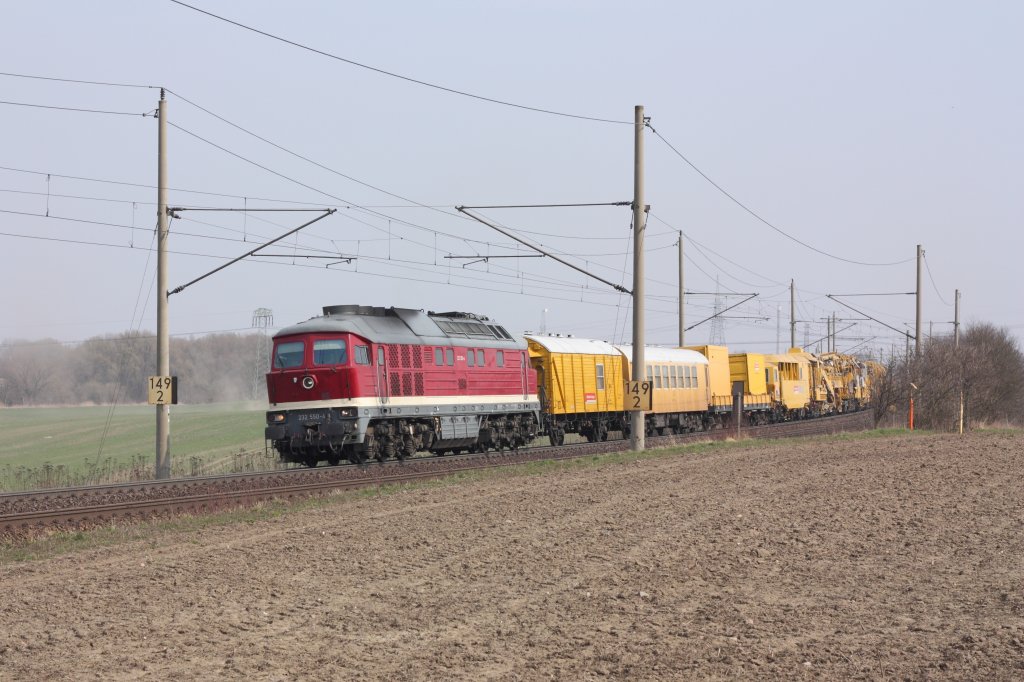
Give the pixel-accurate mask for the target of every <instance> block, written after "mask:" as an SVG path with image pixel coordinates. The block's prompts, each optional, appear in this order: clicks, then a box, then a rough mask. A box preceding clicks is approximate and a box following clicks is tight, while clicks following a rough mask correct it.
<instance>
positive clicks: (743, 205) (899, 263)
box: [172, 0, 914, 267]
mask: <svg viewBox="0 0 1024 682" xmlns="http://www.w3.org/2000/svg"><path fill="white" fill-rule="evenodd" d="M175 1H176V0H172V2H175ZM647 127H648V128H650V129H651V132H652V133H654V134H655V135H656V136H657V137H658V139H660V140H661V141H662V142H664V143H665V144H666V145H667V146H668V148H669V149H671V150H672V151H673V152H675V153H676V156H678V157H679V158H680V159H682V160H683V161H685V162H686V164H687V165H688V166H690V168H692V169H693V170H695V171H697V173H698V174H699V175H700V176H701V177H702V178H704V179H705V180H707V181H708V182H709V183H711V186H712V187H714V188H715V189H717V190H718V191H719V192H721V193H722V194H724V195H725V196H726V197H728V199H729V200H730V201H732V202H733V203H734V204H736V205H737V206H739V207H740V208H742V209H743V210H744V211H746V212H747V213H749V214H750V215H752V216H754V218H756V219H757V220H758V221H760V222H762V223H764V224H765V225H767V226H768V227H770V228H771V229H773V230H775V231H776V232H778V233H779V234H781V235H782V236H783V237H785V238H786V239H790V240H792V241H794V242H796V243H797V244H799V245H800V246H803V247H805V248H808V249H810V250H811V251H814V252H815V253H820V254H821V255H823V256H827V257H829V258H833V259H835V260H838V261H842V262H844V263H852V264H853V265H870V266H879V267H880V266H890V265H903V264H904V263H909V262H910V261H912V260H914V259H913V258H907V259H905V260H900V261H893V262H891V263H869V262H865V261H859V260H852V259H850V258H843V257H842V256H836V255H835V254H831V253H829V252H828V251H822V250H821V249H819V248H816V247H814V246H811V245H810V244H808V243H807V242H804V241H801V240H799V239H797V238H796V237H794V236H793V235H791V234H789V233H788V232H785V231H784V230H781V229H780V228H778V227H776V226H775V225H773V224H772V223H770V222H768V221H767V220H765V219H764V218H762V217H761V216H760V215H758V214H757V213H755V212H754V210H753V209H751V208H749V207H748V206H747V205H746V204H744V203H743V202H742V201H740V200H739V199H737V198H736V197H734V196H733V195H732V194H730V193H729V192H727V191H726V190H725V188H723V187H722V186H721V185H719V184H718V183H717V182H715V181H714V180H712V179H711V178H710V177H708V175H707V174H706V173H705V172H704V171H702V170H701V169H700V168H697V166H695V165H694V164H693V162H692V161H690V160H689V159H688V158H686V157H685V156H684V155H683V153H682V152H680V151H679V150H678V149H676V148H675V146H674V145H673V144H672V143H671V142H669V141H668V140H666V139H665V137H664V136H663V135H662V134H661V133H659V132H658V131H657V130H655V129H654V127H653V126H652V125H651V124H650V123H647Z"/></svg>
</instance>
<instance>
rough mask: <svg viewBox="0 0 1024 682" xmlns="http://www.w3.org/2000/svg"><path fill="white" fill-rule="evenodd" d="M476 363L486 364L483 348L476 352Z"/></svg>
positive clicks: (479, 365) (480, 365) (479, 364)
mask: <svg viewBox="0 0 1024 682" xmlns="http://www.w3.org/2000/svg"><path fill="white" fill-rule="evenodd" d="M476 364H477V366H478V367H483V366H484V365H485V364H486V363H485V362H484V352H483V351H482V350H478V351H477V352H476Z"/></svg>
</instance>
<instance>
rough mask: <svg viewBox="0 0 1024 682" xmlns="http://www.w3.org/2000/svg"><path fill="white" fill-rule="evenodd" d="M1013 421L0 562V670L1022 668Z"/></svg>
mask: <svg viewBox="0 0 1024 682" xmlns="http://www.w3.org/2000/svg"><path fill="white" fill-rule="evenodd" d="M1022 472H1024V435H1021V434H979V435H971V436H968V437H965V438H957V437H953V436H918V437H913V438H910V437H899V438H896V437H890V438H874V439H863V440H845V441H836V442H825V441H816V442H801V443H796V444H782V445H771V446H763V445H761V446H751V447H747V448H733V449H715V450H710V451H706V452H703V453H701V454H696V455H695V454H688V455H674V456H668V457H661V458H654V459H644V460H638V461H637V460H632V459H631V460H630V461H628V462H627V463H609V464H604V465H599V466H590V467H583V468H568V469H565V470H562V471H557V472H549V473H545V474H542V475H530V476H525V475H524V476H519V475H517V476H510V477H502V478H496V479H489V480H484V481H476V482H470V483H461V484H450V485H441V486H436V487H431V488H424V489H417V490H412V491H405V492H401V493H396V494H392V495H387V496H383V497H376V498H366V499H347V500H342V501H338V502H337V503H334V504H330V505H327V506H325V507H323V508H318V509H315V510H307V511H303V512H298V513H295V514H289V515H287V516H285V517H282V518H278V519H276V520H273V521H266V522H256V523H249V524H238V525H232V526H220V527H214V528H208V529H205V530H202V531H191V532H188V533H182V532H174V533H163V534H160V533H154V536H153V539H152V540H147V541H144V542H130V543H125V544H122V545H119V546H116V547H113V548H105V549H96V550H88V551H83V552H78V553H75V554H72V555H65V556H62V557H59V558H56V559H50V560H45V561H36V562H26V563H20V564H13V565H7V566H3V567H0V584H2V586H3V587H2V592H0V608H2V611H0V613H2V617H0V623H2V630H0V678H2V679H42V678H51V679H64V678H69V677H71V678H79V679H81V678H102V679H124V678H132V679H136V678H145V677H149V678H152V679H160V680H163V679H186V680H195V679H209V678H212V677H224V678H236V679H242V678H258V679H284V680H289V679H303V680H305V679H356V680H361V679H366V680H380V679H389V680H390V679H399V680H401V679H431V680H435V679H445V680H449V679H461V680H481V679H500V680H516V679H525V680H534V679H552V678H553V679H569V680H577V679H594V678H614V679H630V680H633V679H658V680H663V679H692V678H707V677H713V678H738V679H749V678H758V679H763V678H775V677H782V678H821V679H833V678H870V679H881V678H910V679H986V680H991V679H1007V680H1008V679H1022V678H1024V494H1022V493H1024V483H1022Z"/></svg>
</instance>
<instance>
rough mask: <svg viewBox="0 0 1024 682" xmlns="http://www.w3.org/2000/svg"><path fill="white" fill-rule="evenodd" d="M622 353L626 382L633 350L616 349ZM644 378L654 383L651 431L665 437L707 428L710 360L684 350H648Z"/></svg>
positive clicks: (649, 418)
mask: <svg viewBox="0 0 1024 682" xmlns="http://www.w3.org/2000/svg"><path fill="white" fill-rule="evenodd" d="M616 348H618V349H619V351H620V352H621V353H622V356H623V360H622V369H623V376H622V381H623V383H624V382H625V381H627V380H629V379H630V378H631V377H632V366H633V347H632V346H616ZM644 376H645V377H646V379H647V381H650V382H651V383H652V385H653V386H652V390H653V397H652V401H651V411H650V412H648V413H647V418H646V421H647V428H648V430H649V431H657V432H658V433H659V434H661V435H667V434H669V433H682V432H687V431H694V430H697V429H701V428H705V423H704V422H705V415H706V414H707V411H708V405H709V403H710V400H711V390H710V388H709V386H708V379H709V374H708V360H707V358H706V357H704V355H702V354H701V353H698V352H696V351H693V350H687V349H684V348H656V347H651V346H648V347H646V348H644Z"/></svg>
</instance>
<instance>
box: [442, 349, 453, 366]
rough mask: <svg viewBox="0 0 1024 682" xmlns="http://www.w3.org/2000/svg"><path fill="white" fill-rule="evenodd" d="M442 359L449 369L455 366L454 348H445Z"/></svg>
mask: <svg viewBox="0 0 1024 682" xmlns="http://www.w3.org/2000/svg"><path fill="white" fill-rule="evenodd" d="M444 358H445V360H446V361H447V363H448V366H449V367H451V366H452V365H454V364H455V349H454V348H445V349H444Z"/></svg>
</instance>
